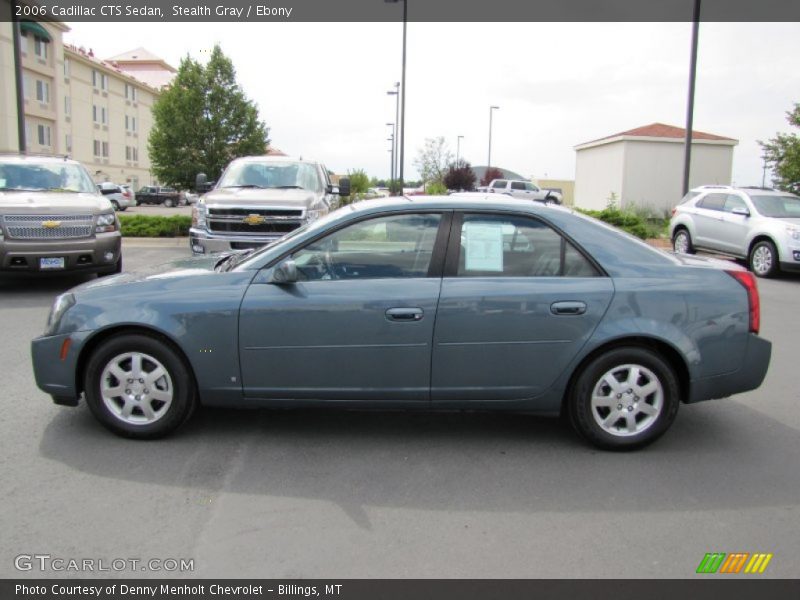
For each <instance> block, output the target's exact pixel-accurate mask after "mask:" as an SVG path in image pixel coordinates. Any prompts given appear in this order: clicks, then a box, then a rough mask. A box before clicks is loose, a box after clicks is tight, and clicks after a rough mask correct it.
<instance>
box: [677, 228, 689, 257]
mask: <svg viewBox="0 0 800 600" xmlns="http://www.w3.org/2000/svg"><path fill="white" fill-rule="evenodd" d="M672 249H673V250H675V252H678V253H679V254H694V246H693V245H692V236H690V235H689V232H688V231H687V230H686V229H678V231H676V232H675V235H673V236H672Z"/></svg>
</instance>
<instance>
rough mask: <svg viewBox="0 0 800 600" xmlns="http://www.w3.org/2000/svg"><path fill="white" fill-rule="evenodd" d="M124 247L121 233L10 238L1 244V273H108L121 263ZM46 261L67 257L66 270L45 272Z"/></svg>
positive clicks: (65, 258)
mask: <svg viewBox="0 0 800 600" xmlns="http://www.w3.org/2000/svg"><path fill="white" fill-rule="evenodd" d="M121 246H122V237H121V236H120V233H119V232H118V231H115V232H114V233H98V234H96V236H95V237H92V238H85V239H77V240H55V239H54V240H14V239H9V238H6V239H5V240H3V241H1V242H0V271H2V272H6V273H41V274H48V273H50V274H58V273H64V272H84V273H92V272H96V271H107V270H111V269H113V268H114V265H116V264H117V261H119V258H120V253H121ZM42 258H63V259H64V268H63V269H61V268H59V269H42V268H41V260H40V259H42Z"/></svg>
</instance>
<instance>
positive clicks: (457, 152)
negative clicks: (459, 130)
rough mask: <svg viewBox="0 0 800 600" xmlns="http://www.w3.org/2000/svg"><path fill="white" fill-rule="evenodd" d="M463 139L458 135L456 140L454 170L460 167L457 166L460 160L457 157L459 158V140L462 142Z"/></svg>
mask: <svg viewBox="0 0 800 600" xmlns="http://www.w3.org/2000/svg"><path fill="white" fill-rule="evenodd" d="M463 139H464V136H463V135H459V136H458V137H457V138H456V169H458V168H459V167H460V165H459V160H460V159H459V157H460V156H461V140H463Z"/></svg>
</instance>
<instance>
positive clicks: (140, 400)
mask: <svg viewBox="0 0 800 600" xmlns="http://www.w3.org/2000/svg"><path fill="white" fill-rule="evenodd" d="M84 386H85V387H84V389H85V391H86V403H87V405H88V406H89V409H90V410H91V411H92V413H93V414H94V416H95V417H96V418H97V420H98V421H100V423H102V424H103V425H104V426H105V427H106V428H108V429H110V430H111V431H113V432H114V433H116V434H118V435H122V436H125V437H131V438H137V439H152V438H158V437H163V436H165V435H167V434H169V433H171V432H173V431H174V430H175V429H177V428H178V427H179V426H180V425H181V424H182V423H183V422H184V421H185V420H186V419H188V418H189V416H190V415H191V413H192V411H193V409H194V406H195V389H194V382H193V380H192V378H191V376H190V375H189V367H188V366H187V365H186V364H185V362H184V361H183V359H182V358H181V357H180V356H179V355H178V353H177V352H176V351H175V350H173V349H172V348H171V347H170V346H169V345H168V344H166V343H164V342H162V341H159V340H157V339H155V338H153V337H150V336H147V335H141V334H125V335H120V336H117V337H113V338H111V339H109V340H107V341H106V342H104V343H102V344H101V345H100V346H99V347H98V348H97V349H96V350H95V351H94V352H93V353H92V355H91V357H90V358H89V361H88V363H87V365H86V372H85V376H84Z"/></svg>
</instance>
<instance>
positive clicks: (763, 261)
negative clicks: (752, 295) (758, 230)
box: [747, 240, 780, 277]
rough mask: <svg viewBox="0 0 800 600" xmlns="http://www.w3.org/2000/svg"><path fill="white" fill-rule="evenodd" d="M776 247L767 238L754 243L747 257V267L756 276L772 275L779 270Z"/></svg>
mask: <svg viewBox="0 0 800 600" xmlns="http://www.w3.org/2000/svg"><path fill="white" fill-rule="evenodd" d="M779 260H780V259H779V258H778V249H777V248H775V244H773V243H772V242H770V241H769V240H761V241H760V242H758V243H757V244H754V245H753V247H752V248H751V249H750V255H749V256H748V257H747V267H748V268H749V269H750V270H751V271H752V272H753V273H754V274H755V276H756V277H774V276H775V275H777V274H778V271H779V270H780V269H779V267H778V265H779Z"/></svg>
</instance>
